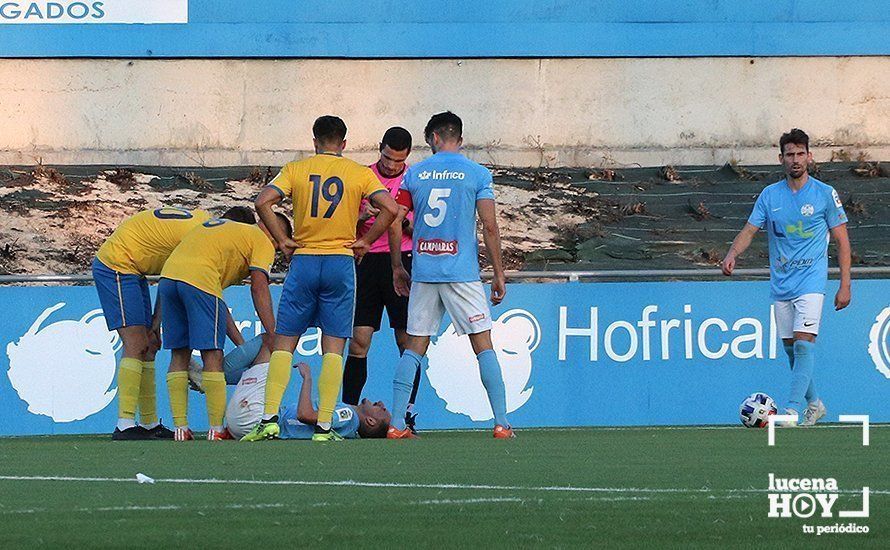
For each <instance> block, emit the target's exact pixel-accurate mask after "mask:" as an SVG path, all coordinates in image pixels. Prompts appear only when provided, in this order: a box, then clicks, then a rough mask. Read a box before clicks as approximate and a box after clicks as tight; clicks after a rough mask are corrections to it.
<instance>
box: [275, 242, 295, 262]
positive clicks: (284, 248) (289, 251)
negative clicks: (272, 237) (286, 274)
mask: <svg viewBox="0 0 890 550" xmlns="http://www.w3.org/2000/svg"><path fill="white" fill-rule="evenodd" d="M298 248H300V245H299V244H298V243H297V241H295V240H293V239H284V240H283V241H281V242H279V243H278V250H280V251H281V253H282V254H284V257H285V258H287V259H288V260H290V257H291V256H293V255H294V251H295V250H296V249H298Z"/></svg>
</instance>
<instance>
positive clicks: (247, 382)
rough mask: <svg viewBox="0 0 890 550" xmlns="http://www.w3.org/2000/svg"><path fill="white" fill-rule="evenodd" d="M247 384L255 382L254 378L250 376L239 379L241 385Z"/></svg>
mask: <svg viewBox="0 0 890 550" xmlns="http://www.w3.org/2000/svg"><path fill="white" fill-rule="evenodd" d="M248 384H256V378H255V377H250V378H245V379H244V380H242V381H241V385H242V386H247V385H248Z"/></svg>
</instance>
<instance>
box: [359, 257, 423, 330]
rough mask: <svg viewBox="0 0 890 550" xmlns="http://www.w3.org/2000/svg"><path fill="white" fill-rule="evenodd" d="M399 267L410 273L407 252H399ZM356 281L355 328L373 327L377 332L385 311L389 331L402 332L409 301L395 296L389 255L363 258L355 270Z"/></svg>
mask: <svg viewBox="0 0 890 550" xmlns="http://www.w3.org/2000/svg"><path fill="white" fill-rule="evenodd" d="M402 265H404V266H405V269H406V270H408V273H411V253H410V252H402ZM355 279H356V287H355V320H354V322H353V325H354V326H357V327H373V328H374V332H377V331H378V330H380V322H381V321H382V320H383V309H384V308H386V315H387V316H388V317H389V326H390V327H391V328H393V329H401V330H404V329H405V328H407V327H408V297H407V296H397V295H396V291H395V289H393V286H392V262H391V261H390V258H389V252H374V253H369V254H365V256H364V258H362V261H361V263H360V264H358V266H356V268H355Z"/></svg>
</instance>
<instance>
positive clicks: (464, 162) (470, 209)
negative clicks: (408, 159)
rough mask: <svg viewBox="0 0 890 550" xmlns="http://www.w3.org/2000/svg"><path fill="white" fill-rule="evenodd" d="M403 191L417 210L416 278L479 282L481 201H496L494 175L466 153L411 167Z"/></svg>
mask: <svg viewBox="0 0 890 550" xmlns="http://www.w3.org/2000/svg"><path fill="white" fill-rule="evenodd" d="M401 189H404V190H406V191H408V193H410V196H411V202H412V204H413V207H414V235H413V236H414V260H413V264H412V272H411V278H412V279H413V280H414V281H418V282H421V283H465V282H472V281H478V280H479V245H478V241H477V238H476V201H477V200H480V199H494V189H493V187H492V179H491V172H489V171H488V169H486V168H485V167H484V166H482V165H480V164H477V163H475V162H473V161H471V160H470V159H468V158H467V157H465V156H463V155H462V154H460V153H447V152H440V153H436V154H435V155H433V156H432V157H430V158H428V159H426V160H424V161H423V162H420V163H418V164H415V165H414V166H411V167H410V168H409V169H408V171H407V172H406V173H405V179H404V180H403V181H402V186H401Z"/></svg>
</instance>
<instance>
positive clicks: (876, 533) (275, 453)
mask: <svg viewBox="0 0 890 550" xmlns="http://www.w3.org/2000/svg"><path fill="white" fill-rule="evenodd" d="M776 443H777V444H776V446H775V447H768V446H767V432H766V430H746V429H743V428H741V427H739V428H737V429H735V428H730V429H727V428H723V429H708V428H678V429H677V428H675V429H672V428H650V429H646V428H629V429H576V430H569V429H566V430H525V431H521V432H519V437H518V438H517V439H515V440H512V441H496V440H493V439H491V434H490V433H489V432H438V433H427V434H424V437H423V439H421V440H418V441H346V442H342V443H325V444H316V443H311V442H303V441H299V442H296V441H272V442H262V443H254V444H245V443H237V442H207V441H194V442H187V443H173V442H111V441H110V440H109V439H108V438H107V437H98V436H79V437H75V436H68V437H63V436H57V437H37V438H7V439H0V547H2V548H21V547H31V546H50V547H69V548H83V547H109V546H113V547H127V548H140V547H145V548H148V547H153V548H160V547H180V546H183V547H184V546H186V545H189V546H196V547H232V548H242V549H243V548H251V549H256V550H259V549H262V548H265V547H283V546H285V545H287V546H290V547H296V548H301V547H347V546H349V547H387V548H389V547H409V546H414V547H437V548H438V547H442V548H457V547H474V548H475V547H490V548H503V547H511V548H517V547H601V546H606V547H616V546H626V547H636V548H638V547H640V546H642V545H649V546H657V547H663V546H684V547H690V546H692V547H720V548H725V547H748V548H757V547H780V548H784V547H810V546H813V545H814V544H816V545H819V546H822V545H830V546H845V547H853V546H855V547H868V546H874V547H883V548H886V547H887V541H888V540H890V531H888V529H890V522H888V519H887V505H888V504H890V467H888V464H890V429H888V428H887V427H884V426H872V429H871V445H870V446H868V447H863V446H862V444H861V443H862V432H861V430H860V429H857V428H855V427H844V428H840V427H831V426H828V427H820V428H813V429H798V430H778V431H777V433H776ZM137 473H144V474H145V475H148V476H151V477H152V478H154V479H155V480H156V482H155V483H154V484H139V483H136V481H135V476H136V474H137ZM769 473H774V474H775V475H776V476H779V477H785V478H791V477H798V478H802V477H806V478H816V477H823V478H826V477H833V478H835V479H836V480H837V482H838V485H839V488H840V489H841V491H849V492H842V493H841V495H840V497H839V500H838V502H837V504H836V505H835V512H837V511H838V509H841V510H843V509H849V510H856V509H859V508H860V507H861V501H862V499H861V495H858V494H855V491H858V490H860V489H861V488H862V487H863V486H869V487H870V488H871V491H872V493H871V499H870V512H871V515H870V517H869V518H864V519H863V518H857V519H855V520H849V519H839V518H838V517H834V518H831V519H822V518H816V517H814V518H810V519H799V518H791V519H784V518H772V519H771V518H768V517H767V512H768V497H767V495H766V492H767V491H766V489H767V484H768V474H769ZM41 477H55V478H68V479H40V478H41ZM850 521H855V522H856V523H857V524H859V525H868V527H869V533H868V534H823V535H821V536H819V537H816V535H812V534H804V533H803V532H802V529H803V527H802V526H803V525H805V524H807V525H832V524H835V523H844V524H845V523H848V522H850Z"/></svg>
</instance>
